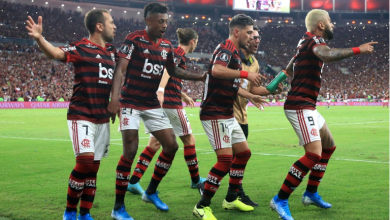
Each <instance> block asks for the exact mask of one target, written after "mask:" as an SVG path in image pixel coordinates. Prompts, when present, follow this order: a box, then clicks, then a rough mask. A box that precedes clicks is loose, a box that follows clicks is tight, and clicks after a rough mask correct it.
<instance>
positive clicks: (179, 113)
mask: <svg viewBox="0 0 390 220" xmlns="http://www.w3.org/2000/svg"><path fill="white" fill-rule="evenodd" d="M176 111H177V115H178V116H179V120H180V124H181V127H182V129H183V136H184V135H187V134H188V128H187V121H186V120H185V117H184V115H183V112H182V111H181V109H176Z"/></svg>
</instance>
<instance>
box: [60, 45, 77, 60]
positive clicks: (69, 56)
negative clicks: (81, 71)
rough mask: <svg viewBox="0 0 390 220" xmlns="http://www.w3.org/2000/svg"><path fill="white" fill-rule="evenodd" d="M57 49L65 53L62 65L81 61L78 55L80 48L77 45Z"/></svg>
mask: <svg viewBox="0 0 390 220" xmlns="http://www.w3.org/2000/svg"><path fill="white" fill-rule="evenodd" d="M59 48H60V49H61V50H63V51H64V52H65V55H66V60H64V61H63V62H64V63H76V62H79V61H82V60H83V57H82V56H81V55H80V52H81V48H80V47H78V46H77V43H70V44H69V45H67V46H61V47H59Z"/></svg>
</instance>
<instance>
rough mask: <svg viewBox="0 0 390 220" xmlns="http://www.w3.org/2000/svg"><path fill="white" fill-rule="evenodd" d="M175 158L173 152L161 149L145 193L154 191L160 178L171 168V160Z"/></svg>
mask: <svg viewBox="0 0 390 220" xmlns="http://www.w3.org/2000/svg"><path fill="white" fill-rule="evenodd" d="M174 158H175V154H173V155H172V154H167V153H165V151H164V150H162V151H161V153H160V155H159V156H158V159H157V161H156V165H155V166H154V172H153V175H152V180H151V181H150V183H149V186H148V189H147V190H146V193H147V194H149V195H151V194H154V193H156V190H157V187H158V185H159V184H160V182H161V180H162V178H164V176H165V175H166V174H167V173H168V171H169V168H171V165H172V161H173V159H174Z"/></svg>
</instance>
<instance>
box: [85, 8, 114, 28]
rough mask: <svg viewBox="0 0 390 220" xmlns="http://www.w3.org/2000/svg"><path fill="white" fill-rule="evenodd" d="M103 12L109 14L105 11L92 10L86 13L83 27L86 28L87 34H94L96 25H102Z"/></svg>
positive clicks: (103, 19) (103, 20)
mask: <svg viewBox="0 0 390 220" xmlns="http://www.w3.org/2000/svg"><path fill="white" fill-rule="evenodd" d="M104 12H105V13H109V14H110V12H109V11H108V10H107V9H92V10H91V11H89V12H87V14H86V15H85V18H84V25H85V27H86V28H87V30H88V32H89V34H93V33H95V29H96V24H97V23H102V24H104V22H105V18H104V15H103V13H104Z"/></svg>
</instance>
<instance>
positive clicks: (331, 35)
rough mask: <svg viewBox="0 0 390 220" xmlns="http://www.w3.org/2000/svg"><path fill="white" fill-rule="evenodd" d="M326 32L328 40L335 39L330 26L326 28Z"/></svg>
mask: <svg viewBox="0 0 390 220" xmlns="http://www.w3.org/2000/svg"><path fill="white" fill-rule="evenodd" d="M325 34H326V37H327V39H328V40H332V39H333V32H332V31H331V30H330V28H328V27H326V28H325Z"/></svg>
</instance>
